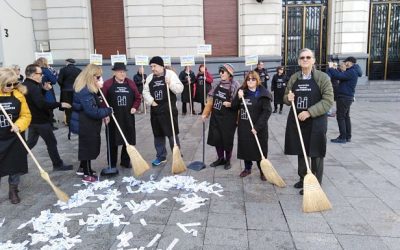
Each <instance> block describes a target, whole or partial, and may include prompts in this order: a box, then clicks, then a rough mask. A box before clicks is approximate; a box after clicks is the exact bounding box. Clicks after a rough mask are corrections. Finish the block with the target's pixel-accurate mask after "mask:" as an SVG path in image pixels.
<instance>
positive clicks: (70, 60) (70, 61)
mask: <svg viewBox="0 0 400 250" xmlns="http://www.w3.org/2000/svg"><path fill="white" fill-rule="evenodd" d="M65 61H66V62H69V63H75V60H74V59H72V58H68V59H67V60H65Z"/></svg>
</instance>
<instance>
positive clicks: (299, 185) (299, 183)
mask: <svg viewBox="0 0 400 250" xmlns="http://www.w3.org/2000/svg"><path fill="white" fill-rule="evenodd" d="M293 187H294V188H303V182H302V181H298V182H296V184H294V185H293Z"/></svg>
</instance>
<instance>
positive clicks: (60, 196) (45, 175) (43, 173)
mask: <svg viewBox="0 0 400 250" xmlns="http://www.w3.org/2000/svg"><path fill="white" fill-rule="evenodd" d="M40 176H41V177H42V178H43V179H44V180H45V181H46V182H47V183H48V184H49V185H50V186H51V188H52V189H53V191H54V193H55V194H56V196H57V198H58V199H59V200H60V201H62V202H68V200H69V196H68V195H67V194H66V193H65V192H63V191H62V190H61V189H59V188H58V187H57V186H56V185H54V184H53V182H52V181H51V180H50V176H49V174H48V173H47V172H46V171H40Z"/></svg>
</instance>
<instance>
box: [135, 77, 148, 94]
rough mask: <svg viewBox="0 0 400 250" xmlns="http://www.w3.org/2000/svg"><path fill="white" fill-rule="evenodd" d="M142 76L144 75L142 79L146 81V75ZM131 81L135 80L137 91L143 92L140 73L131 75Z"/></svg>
mask: <svg viewBox="0 0 400 250" xmlns="http://www.w3.org/2000/svg"><path fill="white" fill-rule="evenodd" d="M143 76H144V81H145V82H146V78H147V75H146V74H143ZM133 81H134V82H135V84H136V87H137V88H138V90H139V93H140V94H142V93H143V81H142V75H141V74H139V72H138V73H137V74H136V75H134V76H133Z"/></svg>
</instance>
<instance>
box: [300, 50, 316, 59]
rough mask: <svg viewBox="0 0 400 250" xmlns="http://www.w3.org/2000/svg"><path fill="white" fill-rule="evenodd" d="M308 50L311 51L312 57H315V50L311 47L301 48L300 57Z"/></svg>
mask: <svg viewBox="0 0 400 250" xmlns="http://www.w3.org/2000/svg"><path fill="white" fill-rule="evenodd" d="M306 51H308V52H311V54H312V57H313V58H315V54H314V51H312V50H310V49H309V48H303V49H301V50H300V51H299V55H298V58H300V55H301V53H303V52H306Z"/></svg>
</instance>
